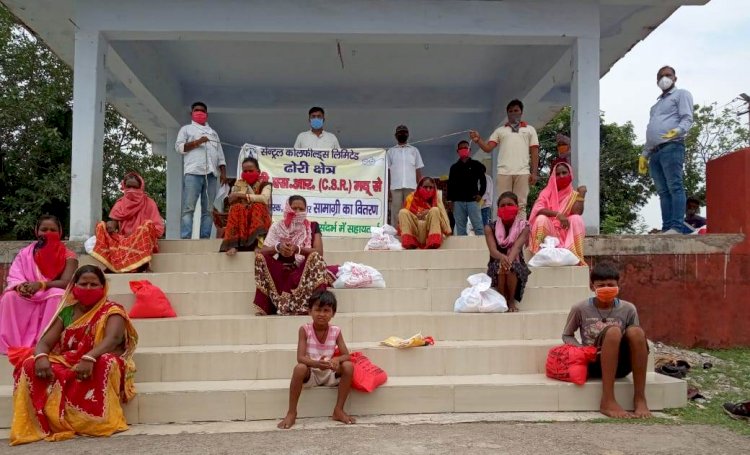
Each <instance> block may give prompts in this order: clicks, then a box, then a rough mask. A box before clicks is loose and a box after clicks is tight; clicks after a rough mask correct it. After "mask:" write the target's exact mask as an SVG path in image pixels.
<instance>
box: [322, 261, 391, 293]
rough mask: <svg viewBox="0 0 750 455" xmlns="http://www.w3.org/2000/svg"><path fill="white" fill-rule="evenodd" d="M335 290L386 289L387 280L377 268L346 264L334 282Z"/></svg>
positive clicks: (352, 263) (351, 263)
mask: <svg viewBox="0 0 750 455" xmlns="http://www.w3.org/2000/svg"><path fill="white" fill-rule="evenodd" d="M333 287H334V288H335V289H357V288H384V287H385V279H383V275H382V274H381V273H380V272H378V271H377V270H376V269H375V268H373V267H370V266H369V265H364V264H357V263H356V262H344V264H343V265H341V267H339V271H338V273H337V274H336V281H334V282H333Z"/></svg>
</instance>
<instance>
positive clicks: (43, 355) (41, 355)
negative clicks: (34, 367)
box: [34, 352, 49, 362]
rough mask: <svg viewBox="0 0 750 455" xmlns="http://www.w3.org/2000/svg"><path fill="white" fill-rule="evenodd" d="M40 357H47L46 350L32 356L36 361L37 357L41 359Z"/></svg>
mask: <svg viewBox="0 0 750 455" xmlns="http://www.w3.org/2000/svg"><path fill="white" fill-rule="evenodd" d="M42 357H46V358H49V354H47V353H46V352H40V353H39V354H37V355H35V356H34V362H36V361H37V360H38V359H41V358H42Z"/></svg>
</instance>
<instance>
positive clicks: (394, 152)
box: [386, 125, 424, 227]
mask: <svg viewBox="0 0 750 455" xmlns="http://www.w3.org/2000/svg"><path fill="white" fill-rule="evenodd" d="M395 136H396V142H397V143H398V145H397V146H395V147H391V148H390V149H388V152H387V153H386V160H387V162H388V187H389V192H390V194H389V195H390V197H391V226H394V227H395V226H397V225H398V212H399V210H401V209H402V208H403V207H404V201H405V200H406V196H408V195H409V194H410V193H412V192H413V191H415V190H416V189H417V182H419V181H420V180H422V171H421V169H422V168H423V167H424V163H423V162H422V156H421V155H420V154H419V150H417V148H416V147H414V146H411V145H409V144H407V143H406V141H408V140H409V128H407V127H406V125H399V126H397V127H396V134H395Z"/></svg>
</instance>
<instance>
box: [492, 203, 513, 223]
mask: <svg viewBox="0 0 750 455" xmlns="http://www.w3.org/2000/svg"><path fill="white" fill-rule="evenodd" d="M497 216H498V218H500V219H501V220H502V221H505V222H509V221H513V220H515V219H516V216H518V206H517V205H506V206H503V207H498V208H497Z"/></svg>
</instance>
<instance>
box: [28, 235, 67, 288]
mask: <svg viewBox="0 0 750 455" xmlns="http://www.w3.org/2000/svg"><path fill="white" fill-rule="evenodd" d="M61 236H62V232H48V233H46V234H45V235H43V236H41V237H40V238H39V240H38V241H37V242H36V244H35V245H34V262H35V263H36V266H37V267H39V271H40V272H42V275H44V277H45V278H47V279H48V280H54V279H55V278H57V277H58V276H60V275H61V274H62V273H63V271H64V270H65V261H66V249H65V244H63V242H62V241H61V240H60V237H61Z"/></svg>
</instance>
